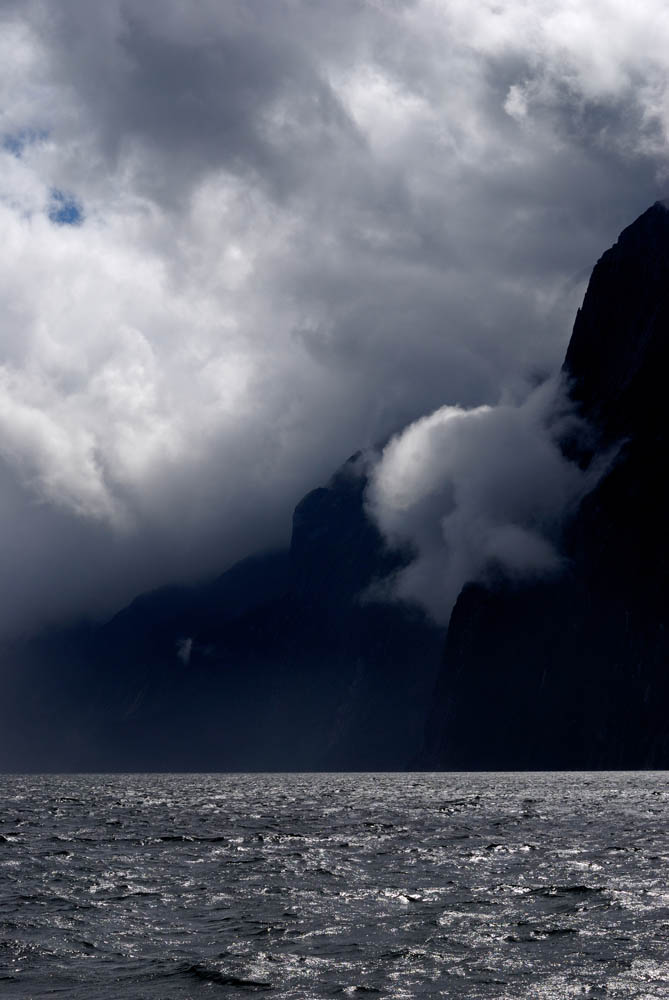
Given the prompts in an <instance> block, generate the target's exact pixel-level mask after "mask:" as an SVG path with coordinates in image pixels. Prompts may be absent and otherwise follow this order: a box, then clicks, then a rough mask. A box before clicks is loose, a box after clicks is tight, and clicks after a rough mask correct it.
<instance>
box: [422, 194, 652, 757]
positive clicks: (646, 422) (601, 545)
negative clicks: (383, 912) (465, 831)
mask: <svg viewBox="0 0 669 1000" xmlns="http://www.w3.org/2000/svg"><path fill="white" fill-rule="evenodd" d="M668 353H669V208H668V207H667V204H666V203H663V202H658V203H656V204H655V205H654V206H653V207H652V208H650V209H649V210H648V211H647V212H645V213H644V214H643V215H642V216H641V217H640V218H639V219H637V220H636V222H634V223H633V224H632V225H631V226H629V227H628V228H627V229H625V230H624V232H623V233H622V234H621V236H620V237H619V239H618V241H617V243H616V244H615V245H614V246H613V247H612V248H611V249H610V250H608V251H607V252H606V253H605V254H604V255H603V256H602V257H601V259H600V260H599V261H598V263H597V265H596V266H595V268H594V271H593V273H592V277H591V279H590V283H589V286H588V289H587V293H586V296H585V299H584V302H583V306H582V308H581V309H580V310H579V312H578V315H577V318H576V322H575V325H574V330H573V334H572V338H571V341H570V344H569V348H568V351H567V356H566V360H565V363H564V366H563V375H564V377H565V379H566V380H567V383H568V387H569V393H570V396H571V399H572V401H573V403H574V406H575V407H576V408H577V409H578V411H579V413H580V415H581V416H582V417H583V418H584V419H585V420H587V421H588V423H589V426H590V429H591V436H590V437H589V439H588V440H585V439H584V440H582V441H580V442H579V441H576V442H574V441H573V440H572V441H565V442H563V447H564V449H565V451H566V452H567V453H568V454H569V455H570V457H573V458H575V459H577V460H578V461H580V462H581V463H583V464H587V463H588V462H589V461H591V460H592V459H593V458H595V457H597V456H598V455H599V456H601V455H602V454H605V453H607V451H608V452H609V453H610V454H613V455H615V458H614V459H613V461H612V464H611V467H610V469H609V471H608V473H607V474H606V475H605V476H604V477H603V478H602V479H601V480H600V482H599V484H598V485H597V487H596V488H595V489H594V490H593V491H592V492H591V493H590V494H589V495H588V496H587V497H586V498H585V499H584V500H583V502H582V503H581V505H580V507H579V509H578V511H577V512H576V514H575V515H574V516H573V518H572V519H571V521H570V523H568V524H567V526H566V529H565V536H564V542H563V545H564V555H565V558H566V570H565V572H564V573H563V574H562V575H561V576H560V577H559V578H558V579H552V580H547V581H544V582H542V583H536V582H531V583H530V582H526V583H525V584H519V583H517V582H511V581H508V580H507V581H504V580H497V581H496V582H495V584H494V585H487V586H486V585H481V584H477V585H469V586H467V587H465V588H464V590H463V591H462V593H461V594H460V597H459V599H458V601H457V603H456V606H455V608H454V610H453V613H452V616H451V621H450V624H449V628H448V634H447V639H446V650H445V654H444V659H443V666H442V671H441V674H440V677H439V681H438V684H437V691H436V694H435V699H434V703H433V707H432V710H431V713H430V720H429V723H428V727H427V736H426V742H425V748H424V751H423V753H422V754H421V755H420V757H419V758H418V762H419V763H420V766H423V767H427V768H446V769H448V768H467V769H469V768H472V769H474V768H484V769H503V768H512V769H526V768H567V769H570V768H577V769H581V768H585V769H588V768H612V769H615V768H644V767H658V768H667V767H669V712H668V709H669V628H668V627H667V626H668V621H667V619H668V614H667V610H668V609H667V598H668V596H669V589H668V582H669V581H668V567H669V534H668V531H667V510H669V487H668V485H667V484H668V482H669V478H668V477H667V475H666V472H665V464H666V459H667V444H668V442H667V429H668V426H669V420H668V417H667V410H666V404H665V396H664V393H665V392H666V381H667V375H668V372H669V365H668V361H669V357H668Z"/></svg>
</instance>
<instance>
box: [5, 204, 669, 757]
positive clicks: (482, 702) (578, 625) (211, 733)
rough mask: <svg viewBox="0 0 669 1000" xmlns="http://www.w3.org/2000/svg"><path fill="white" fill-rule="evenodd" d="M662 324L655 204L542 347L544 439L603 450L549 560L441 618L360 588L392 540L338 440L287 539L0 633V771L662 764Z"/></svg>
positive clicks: (474, 590) (667, 277)
mask: <svg viewBox="0 0 669 1000" xmlns="http://www.w3.org/2000/svg"><path fill="white" fill-rule="evenodd" d="M668 343H669V210H668V208H667V206H666V205H665V204H663V203H657V204H656V205H654V206H653V207H652V208H650V209H649V210H648V211H647V212H646V213H644V215H642V216H641V217H640V218H639V219H638V220H637V221H636V222H635V223H634V224H633V225H631V226H630V227H629V228H628V229H626V230H625V231H624V232H623V233H622V234H621V236H620V238H619V240H618V242H617V243H616V244H615V246H614V247H612V248H611V249H610V250H608V251H607V252H606V253H605V254H604V255H603V257H602V258H601V259H600V260H599V262H598V263H597V265H596V267H595V269H594V271H593V274H592V277H591V280H590V284H589V286H588V290H587V293H586V296H585V299H584V302H583V306H582V308H581V309H580V310H579V312H578V315H577V318H576V322H575V325H574V331H573V335H572V338H571V342H570V344H569V349H568V352H567V356H566V360H565V363H564V367H563V377H564V379H565V382H566V384H567V386H568V393H569V395H570V397H571V403H572V407H573V409H574V410H575V411H577V412H578V414H579V415H580V418H581V419H580V421H579V422H578V427H579V428H581V430H580V431H579V432H578V433H577V432H575V431H573V430H572V431H571V433H570V436H569V437H566V436H565V437H564V439H563V440H561V441H560V446H561V447H562V449H563V452H564V454H565V456H566V457H568V458H569V459H570V460H571V461H574V462H578V463H579V464H580V465H581V466H582V467H584V468H585V467H588V466H591V465H592V463H595V466H597V467H599V464H600V463H601V459H602V456H606V457H607V459H608V465H607V466H606V468H607V472H606V474H605V475H603V476H602V477H601V478H600V479H599V481H598V484H597V486H596V487H595V488H594V489H593V490H592V491H591V492H590V493H589V494H588V495H587V496H586V497H585V499H583V500H582V502H581V503H580V506H579V507H578V509H577V510H576V512H575V513H574V514H573V515H572V516H571V517H570V520H569V521H568V522H567V523H566V524H565V526H564V532H563V537H562V550H563V556H564V571H563V572H562V573H561V574H560V575H559V576H556V575H552V576H550V577H548V578H546V579H544V580H541V581H537V580H536V579H533V580H531V581H530V580H526V581H525V582H522V581H519V580H517V579H514V580H511V579H508V578H505V577H504V576H502V575H500V574H499V573H498V574H497V575H496V577H495V578H494V579H492V578H487V582H486V583H476V584H469V585H467V586H466V587H465V588H464V589H463V591H462V592H461V594H460V596H459V598H458V600H457V602H456V605H455V608H454V610H453V613H452V615H451V620H450V624H449V627H448V631H447V633H446V632H445V630H443V629H439V628H437V627H436V626H435V625H433V624H431V623H430V622H429V621H428V620H427V618H426V617H425V616H424V615H423V614H422V613H421V612H419V611H418V610H416V609H411V608H408V607H405V606H402V605H400V604H397V603H381V602H378V601H373V600H371V599H370V598H369V594H370V589H371V588H372V587H373V585H374V583H375V582H376V581H378V580H381V579H386V578H388V577H389V576H392V574H393V573H394V572H396V571H397V570H399V569H401V568H402V567H403V566H405V565H406V563H407V560H408V559H410V558H411V553H409V552H407V553H402V552H392V551H390V550H389V549H388V548H387V546H386V545H385V544H384V542H383V540H382V538H381V536H380V534H379V532H378V531H377V529H376V527H375V526H374V525H373V524H372V522H371V521H370V520H369V519H368V517H367V515H366V512H365V504H364V493H365V487H366V485H367V476H366V471H365V461H364V459H363V457H361V456H359V455H356V456H353V457H352V458H351V459H350V460H349V461H348V462H347V463H345V465H344V466H342V468H341V469H340V470H339V471H338V472H337V473H336V474H335V475H334V476H333V477H332V479H331V480H330V481H329V482H328V483H327V484H326V485H325V486H323V487H320V488H318V489H315V490H313V491H312V492H310V493H308V494H307V495H306V496H305V497H304V499H303V500H302V501H301V502H300V503H299V504H298V505H297V507H296V509H295V512H294V516H293V531H292V538H291V543H290V548H289V550H288V551H285V552H274V553H267V554H265V555H262V556H258V557H255V558H252V559H247V560H244V561H242V562H241V563H238V564H237V565H236V566H233V567H232V568H231V569H229V570H228V571H227V572H225V573H223V574H222V575H221V576H219V577H218V578H217V579H215V580H213V581H209V582H206V583H203V584H200V585H199V586H195V587H168V588H163V589H161V590H158V591H155V592H153V593H150V594H145V595H142V596H140V597H138V598H137V599H136V600H135V601H133V602H132V604H130V605H129V606H128V607H127V608H125V609H123V610H122V611H120V612H119V613H118V614H117V615H116V616H115V617H114V618H112V619H111V620H110V621H108V622H106V623H103V624H101V625H91V624H88V625H79V626H76V627H71V628H68V629H61V630H58V631H54V630H51V631H49V632H47V633H44V634H42V635H39V636H33V637H30V638H26V639H23V640H21V641H16V642H14V643H13V644H11V645H8V644H6V645H5V648H4V649H3V650H2V660H3V670H2V674H1V680H0V683H1V684H2V689H1V690H0V769H4V770H13V769H14V770H15V769H19V770H35V771H45V770H61V771H67V770H314V769H315V770H318V769H329V770H397V769H402V768H404V767H406V766H407V765H408V764H411V766H414V767H422V768H429V769H441V768H445V769H458V768H463V769H478V768H483V769H505V768H510V769H526V768H641V767H669V714H668V712H667V709H668V708H669V669H668V667H669V645H668V642H669V640H668V636H669V630H668V629H667V594H668V589H667V582H668V581H667V567H668V549H669V539H668V536H667V528H666V511H667V510H668V509H669V496H668V486H667V482H668V481H669V477H667V476H666V475H665V471H664V465H665V461H666V456H667V423H668V421H667V415H666V409H665V404H664V387H665V382H666V379H667V371H668V365H667V361H668V358H667V350H668ZM572 426H575V425H572ZM584 429H585V430H584ZM595 466H593V467H595ZM444 647H445V651H444ZM426 719H427V728H425V720H426ZM421 745H422V747H423V748H422V750H421V749H420V748H421Z"/></svg>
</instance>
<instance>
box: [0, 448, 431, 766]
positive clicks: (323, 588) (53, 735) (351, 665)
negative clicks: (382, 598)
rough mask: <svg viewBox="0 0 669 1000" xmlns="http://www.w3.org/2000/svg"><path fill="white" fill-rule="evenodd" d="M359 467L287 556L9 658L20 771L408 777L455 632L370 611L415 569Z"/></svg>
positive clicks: (13, 744) (351, 465)
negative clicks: (449, 636)
mask: <svg viewBox="0 0 669 1000" xmlns="http://www.w3.org/2000/svg"><path fill="white" fill-rule="evenodd" d="M366 482H367V479H366V476H365V471H364V463H363V462H362V460H361V458H360V456H354V457H353V458H352V459H350V460H349V461H348V462H347V463H346V464H345V465H344V466H343V467H342V468H341V469H340V470H339V471H338V472H337V473H336V474H335V475H334V476H333V478H332V479H331V480H330V482H329V483H327V484H326V486H324V487H320V488H318V489H316V490H313V491H312V492H310V493H308V494H307V496H305V497H304V498H303V500H301V502H300V503H299V504H298V505H297V507H296V509H295V512H294V515H293V530H292V538H291V544H290V549H289V551H288V552H276V553H269V554H267V555H264V556H261V557H257V558H254V559H247V560H244V561H243V562H241V563H239V564H237V565H236V566H234V567H232V569H230V570H228V571H227V572H226V573H224V574H222V575H221V576H220V577H219V578H218V579H216V580H214V581H212V582H209V583H205V584H202V585H200V586H197V587H191V588H187V587H170V588H163V589H161V590H158V591H156V592H154V593H150V594H146V595H142V596H140V597H139V598H137V599H136V600H135V601H133V603H132V604H130V605H129V606H128V607H127V608H125V609H124V610H122V611H121V612H120V613H119V614H117V615H116V616H115V617H114V618H113V619H112V620H111V621H109V622H107V623H105V624H103V625H100V626H80V627H77V628H70V629H67V630H63V631H60V632H53V631H51V632H49V633H46V634H44V635H42V636H39V637H36V638H32V639H30V640H28V641H23V642H19V643H16V644H15V645H14V646H13V647H12V648H9V649H6V650H5V651H4V656H3V659H4V660H5V669H4V670H3V675H2V676H3V682H4V690H3V691H2V697H1V698H0V724H1V733H2V736H1V738H0V768H1V769H4V770H11V769H17V768H18V769H28V770H37V771H42V770H296V769H297V770H301V769H305V770H307V769H330V770H397V769H402V768H403V767H405V765H406V762H407V760H408V759H409V757H410V756H411V755H412V754H414V753H415V752H416V748H417V747H418V746H419V745H420V742H421V739H422V731H423V727H424V721H425V717H426V714H427V711H428V708H429V704H430V699H431V696H432V691H433V688H434V683H435V679H436V673H437V670H438V667H439V662H440V650H441V647H442V645H443V630H439V629H437V628H436V627H435V626H433V625H431V624H430V623H429V622H428V621H427V619H426V618H425V617H424V615H422V613H420V612H418V611H416V610H410V609H406V608H402V607H400V606H398V605H390V604H382V603H373V602H368V601H365V599H364V595H365V591H366V590H367V588H368V587H369V586H370V584H372V583H373V582H374V580H375V579H376V578H377V577H383V576H386V575H387V574H389V573H391V572H392V571H393V570H394V569H396V568H398V567H399V566H400V565H401V564H402V562H403V557H402V556H401V555H400V554H397V553H391V552H389V551H388V550H387V549H386V547H385V546H384V543H383V541H382V539H381V537H380V535H379V533H378V531H377V530H376V528H375V527H374V526H373V525H372V523H371V522H370V521H369V520H368V518H367V517H366V514H365V511H364V504H363V494H364V489H365V486H366Z"/></svg>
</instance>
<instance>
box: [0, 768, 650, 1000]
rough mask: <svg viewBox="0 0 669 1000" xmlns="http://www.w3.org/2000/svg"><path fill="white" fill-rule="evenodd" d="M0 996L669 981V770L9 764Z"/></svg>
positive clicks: (465, 989)
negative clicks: (58, 769)
mask: <svg viewBox="0 0 669 1000" xmlns="http://www.w3.org/2000/svg"><path fill="white" fill-rule="evenodd" d="M0 789H1V790H2V796H1V803H2V804H1V811H0V996H2V998H3V1000H4V998H6V1000H14V998H27V997H34V998H37V997H40V998H41V997H45V996H48V995H52V994H53V995H62V996H65V997H68V998H70V997H72V998H82V1000H83V998H86V1000H90V998H124V1000H125V998H165V1000H168V998H173V997H179V998H186V997H201V996H202V997H205V996H206V997H213V996H230V997H233V996H240V995H242V994H244V993H253V992H258V993H261V992H262V993H266V994H267V995H268V996H275V997H277V998H278V997H299V998H310V997H312V998H316V997H334V996H341V995H343V996H346V995H355V994H356V993H370V994H372V995H378V996H380V997H397V998H401V997H439V996H443V997H467V998H474V997H485V998H488V997H504V998H510V1000H511V998H513V1000H516V998H532V1000H541V998H560V1000H562V998H565V997H573V996H578V997H582V996H584V995H585V996H589V997H606V998H607V1000H610V998H614V997H625V998H628V997H644V998H650V997H653V998H655V997H658V998H667V997H669V964H668V959H669V884H668V880H667V875H668V866H667V862H668V861H669V843H668V836H667V819H668V811H669V790H668V789H669V775H668V774H666V773H643V774H511V775H509V774H485V775H481V774H457V775H453V774H433V775H422V774H401V775H386V774H384V775H369V774H365V775H358V774H349V775H111V776H110V775H102V776H100V775H98V776H69V777H62V776H61V777H58V776H48V777H34V776H33V777H18V776H0Z"/></svg>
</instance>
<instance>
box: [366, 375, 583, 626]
mask: <svg viewBox="0 0 669 1000" xmlns="http://www.w3.org/2000/svg"><path fill="white" fill-rule="evenodd" d="M567 419H571V418H569V415H568V408H566V406H565V402H564V400H563V399H562V392H561V390H558V389H556V384H555V382H549V383H546V384H545V385H544V386H542V387H541V388H540V389H537V390H535V392H534V393H532V394H531V395H530V396H529V397H528V399H527V400H526V401H525V402H524V403H522V404H521V405H513V404H501V405H499V406H482V407H478V408H476V409H473V410H464V409H461V408H458V407H451V406H445V407H442V408H441V409H439V410H437V411H436V412H435V413H432V414H431V415H430V416H428V417H423V418H422V419H420V420H418V421H416V422H415V423H413V424H411V425H410V426H409V427H407V428H406V429H405V430H404V431H402V432H401V433H400V434H399V435H397V437H395V438H393V439H392V440H391V441H390V443H389V444H388V445H387V446H386V448H385V449H384V450H383V454H382V455H381V458H380V460H379V462H378V464H377V465H376V467H375V469H374V471H373V474H372V476H371V481H370V486H369V488H368V494H367V502H368V510H369V512H370V514H371V515H372V517H373V518H374V520H375V521H376V523H377V524H378V526H379V528H380V530H381V532H382V533H383V535H384V536H385V537H386V539H387V540H388V543H389V544H390V545H391V546H394V547H399V548H404V549H407V551H408V552H410V553H411V555H412V558H411V561H410V563H409V565H408V566H407V568H406V569H404V570H402V571H400V572H399V574H398V575H397V576H396V577H395V578H394V579H393V580H392V581H389V582H388V583H387V584H386V585H385V592H386V593H390V595H391V596H394V597H397V598H399V599H403V600H409V601H414V602H417V603H418V604H421V605H422V606H423V607H424V608H426V609H427V611H428V612H429V613H430V614H431V615H432V616H433V617H434V618H435V619H436V620H437V621H438V622H442V623H445V622H447V621H448V618H449V615H450V612H451V609H452V607H453V604H454V602H455V600H456V598H457V596H458V594H459V592H460V590H461V589H462V587H463V586H464V584H466V583H469V582H472V581H475V580H481V579H482V578H483V577H484V576H485V574H486V573H488V572H490V571H491V570H494V571H496V572H503V573H504V574H506V575H507V576H511V577H516V576H518V577H527V576H533V575H547V574H551V573H553V572H555V571H557V570H559V569H561V568H562V560H561V557H560V554H559V535H560V528H561V523H562V520H563V518H564V517H565V515H566V514H568V513H569V511H570V510H573V509H574V505H575V504H576V503H577V502H578V501H579V500H580V499H581V498H582V497H583V495H584V494H585V493H586V492H587V491H588V490H590V489H591V488H592V487H593V486H594V484H595V482H596V480H597V477H598V476H599V474H600V472H601V469H599V468H592V469H590V470H588V471H587V472H584V471H582V470H581V469H579V467H578V466H577V465H575V464H573V463H570V462H568V461H567V460H566V459H565V458H564V456H563V455H562V453H561V451H560V448H559V443H558V440H559V434H560V432H561V430H564V427H565V421H566V420H567ZM382 587H383V584H382Z"/></svg>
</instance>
